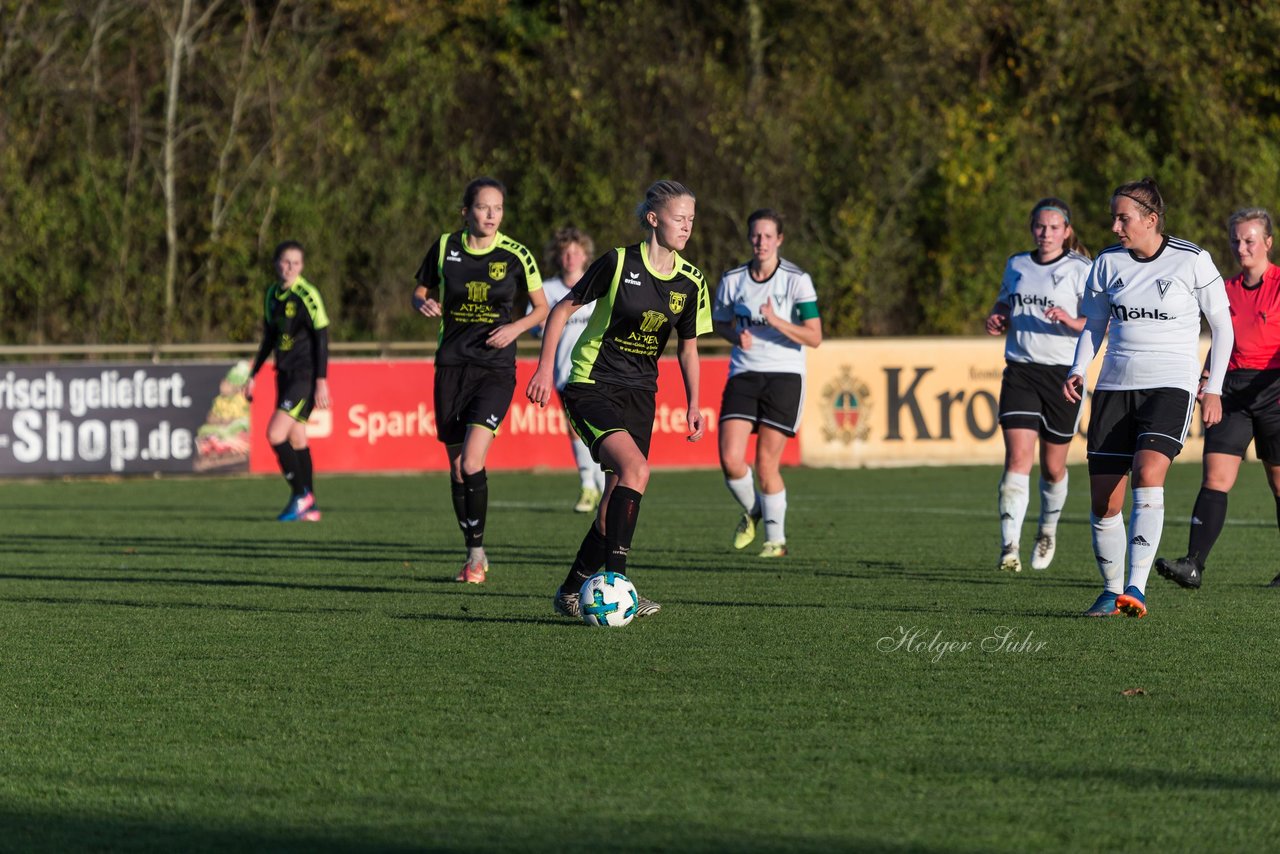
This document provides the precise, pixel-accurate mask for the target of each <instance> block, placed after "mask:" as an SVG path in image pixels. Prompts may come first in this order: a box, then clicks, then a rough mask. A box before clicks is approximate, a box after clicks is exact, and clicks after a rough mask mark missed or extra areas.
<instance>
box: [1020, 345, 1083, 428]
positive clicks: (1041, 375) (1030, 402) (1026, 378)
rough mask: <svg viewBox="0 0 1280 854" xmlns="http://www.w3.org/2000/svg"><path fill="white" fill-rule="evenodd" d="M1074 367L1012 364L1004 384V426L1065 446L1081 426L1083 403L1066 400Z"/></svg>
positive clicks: (1024, 363)
mask: <svg viewBox="0 0 1280 854" xmlns="http://www.w3.org/2000/svg"><path fill="white" fill-rule="evenodd" d="M1070 372H1071V366H1070V365H1037V364H1030V363H1026V362H1009V363H1007V364H1006V365H1005V368H1004V378H1003V379H1002V380H1001V381H1000V426H1001V427H1004V428H1005V429H1006V430H1007V429H1010V428H1014V429H1022V430H1035V431H1037V432H1038V433H1039V434H1040V439H1041V441H1044V442H1048V443H1049V444H1052V445H1065V444H1067V443H1069V442H1070V441H1071V439H1072V438H1073V437H1074V436H1075V435H1076V429H1077V428H1078V427H1079V426H1080V410H1081V408H1082V404H1081V403H1070V402H1068V401H1067V399H1066V398H1065V397H1063V396H1062V386H1063V384H1064V383H1066V381H1067V374H1069V373H1070Z"/></svg>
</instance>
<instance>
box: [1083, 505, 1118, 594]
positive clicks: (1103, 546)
mask: <svg viewBox="0 0 1280 854" xmlns="http://www.w3.org/2000/svg"><path fill="white" fill-rule="evenodd" d="M1089 522H1090V526H1091V527H1092V528H1093V555H1094V557H1095V558H1097V560H1098V572H1100V573H1102V586H1103V587H1104V588H1105V589H1106V590H1107V591H1108V592H1109V593H1116V594H1120V593H1123V592H1124V554H1125V546H1126V543H1125V536H1124V517H1123V516H1121V515H1120V514H1119V513H1117V514H1116V515H1114V516H1108V517H1106V518H1105V519H1099V518H1098V517H1097V516H1094V515H1093V514H1092V513H1090V514H1089Z"/></svg>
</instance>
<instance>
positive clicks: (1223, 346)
mask: <svg viewBox="0 0 1280 854" xmlns="http://www.w3.org/2000/svg"><path fill="white" fill-rule="evenodd" d="M1164 215H1165V205H1164V200H1163V198H1161V195H1160V189H1159V188H1158V187H1157V186H1156V183H1155V181H1153V180H1152V179H1150V178H1144V179H1143V180H1141V181H1135V182H1132V183H1129V184H1122V185H1121V186H1119V187H1117V188H1116V190H1115V192H1114V193H1113V194H1112V196H1111V230H1112V232H1114V233H1115V235H1116V236H1117V237H1119V238H1120V242H1119V244H1117V245H1115V246H1111V247H1109V248H1107V249H1104V250H1103V251H1102V252H1101V253H1099V254H1098V258H1097V260H1095V261H1094V262H1093V268H1092V269H1091V270H1090V271H1089V280H1088V282H1087V283H1086V285H1085V295H1084V304H1083V307H1082V313H1083V315H1084V318H1085V325H1084V329H1083V330H1082V331H1081V333H1080V339H1079V341H1078V343H1077V345H1076V354H1075V361H1074V363H1073V364H1072V366H1071V372H1070V374H1069V376H1068V377H1067V381H1066V383H1065V384H1064V385H1063V389H1062V391H1063V395H1064V396H1065V397H1066V399H1067V400H1068V401H1070V402H1071V403H1077V402H1079V401H1080V399H1081V398H1082V397H1083V395H1084V377H1085V371H1086V369H1087V368H1088V366H1089V363H1090V362H1091V361H1092V360H1093V357H1094V355H1096V354H1097V352H1098V348H1099V347H1100V346H1101V344H1102V338H1103V336H1104V335H1107V355H1106V356H1105V358H1103V360H1102V369H1101V370H1100V371H1099V374H1098V381H1097V383H1096V384H1095V386H1094V395H1093V405H1092V409H1091V411H1090V414H1089V445H1088V447H1089V486H1090V493H1091V495H1090V498H1091V502H1090V503H1091V510H1092V513H1091V517H1090V521H1091V523H1092V528H1093V551H1094V556H1095V557H1096V558H1097V561H1098V571H1099V572H1100V573H1101V574H1102V581H1103V590H1102V593H1101V595H1099V596H1098V598H1097V601H1095V602H1094V603H1093V605H1091V606H1090V607H1089V609H1088V610H1087V611H1085V614H1086V615H1087V616H1090V617H1107V616H1113V615H1117V614H1122V613H1123V614H1126V615H1128V616H1130V617H1144V616H1146V614H1147V603H1146V586H1147V578H1148V576H1149V575H1150V574H1151V564H1152V561H1153V560H1154V559H1155V555H1156V549H1157V548H1158V547H1159V545H1160V535H1161V533H1162V532H1163V530H1164V480H1165V476H1166V475H1167V474H1168V471H1169V465H1170V464H1171V463H1172V462H1173V459H1174V457H1176V456H1177V455H1178V453H1179V452H1180V451H1181V450H1182V445H1183V442H1184V441H1185V440H1186V436H1187V428H1188V427H1189V426H1190V424H1191V416H1192V413H1193V412H1194V411H1195V402H1196V391H1197V388H1198V387H1199V379H1198V378H1199V377H1200V366H1201V361H1200V315H1201V314H1203V315H1204V316H1205V318H1206V320H1208V323H1209V330H1210V332H1211V334H1212V336H1213V347H1212V350H1211V356H1210V359H1209V367H1208V378H1207V379H1206V380H1205V381H1204V383H1203V394H1202V395H1201V397H1200V415H1201V418H1202V419H1203V421H1204V424H1205V426H1206V427H1212V426H1213V425H1214V424H1217V423H1218V422H1219V421H1220V420H1222V398H1221V395H1222V382H1223V378H1224V377H1225V376H1226V373H1227V364H1228V362H1229V360H1230V356H1231V348H1232V331H1231V312H1230V306H1229V305H1228V303H1227V293H1226V290H1225V289H1224V288H1223V284H1222V276H1221V275H1220V274H1219V273H1218V268H1217V267H1215V266H1214V264H1213V259H1212V258H1210V257H1209V253H1208V252H1206V251H1204V250H1203V249H1201V248H1200V247H1199V246H1196V245H1195V244H1193V243H1188V242H1187V241H1185V240H1180V239H1179V238H1177V237H1170V236H1167V235H1165V234H1164ZM1130 472H1132V473H1133V507H1132V511H1131V515H1130V517H1129V530H1128V533H1126V532H1125V524H1124V519H1123V518H1122V517H1121V515H1120V512H1121V510H1123V509H1124V498H1125V491H1126V488H1127V486H1128V481H1129V473H1130ZM1126 557H1127V562H1128V565H1129V583H1128V584H1127V585H1126V584H1125V583H1124V568H1125V563H1126Z"/></svg>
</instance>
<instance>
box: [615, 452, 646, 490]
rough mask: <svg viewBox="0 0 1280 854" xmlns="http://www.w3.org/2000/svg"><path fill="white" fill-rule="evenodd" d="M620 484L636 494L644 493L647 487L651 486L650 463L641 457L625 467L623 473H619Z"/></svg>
mask: <svg viewBox="0 0 1280 854" xmlns="http://www.w3.org/2000/svg"><path fill="white" fill-rule="evenodd" d="M618 483H619V485H621V486H625V487H628V488H630V489H634V490H635V491H636V492H644V490H645V487H647V486H648V485H649V461H648V460H646V459H645V458H644V457H640V458H639V459H638V460H635V461H633V462H631V463H630V464H628V465H625V466H623V467H622V471H620V472H619V473H618Z"/></svg>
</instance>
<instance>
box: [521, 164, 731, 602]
mask: <svg viewBox="0 0 1280 854" xmlns="http://www.w3.org/2000/svg"><path fill="white" fill-rule="evenodd" d="M694 206H695V201H694V196H693V193H692V192H690V191H689V190H688V189H687V188H686V187H684V186H683V185H681V184H678V183H676V182H675V181H658V182H656V183H654V184H653V185H652V186H650V187H649V189H648V191H646V193H645V198H644V201H642V202H641V203H640V206H639V208H638V209H637V211H636V213H637V215H638V216H639V219H640V225H641V227H642V228H644V229H645V230H646V232H647V233H648V234H647V238H646V239H645V240H643V241H642V242H640V243H637V244H634V245H632V246H625V247H621V248H618V249H613V250H611V251H609V252H607V253H605V254H604V255H602V256H601V257H599V258H597V259H596V260H595V262H594V263H592V265H591V266H590V267H588V268H587V272H586V273H584V274H583V276H582V278H581V279H580V280H579V281H578V284H577V285H575V286H574V288H573V290H572V291H570V293H569V296H568V297H566V298H565V299H563V300H561V301H560V302H559V303H558V304H557V305H556V307H555V309H554V310H553V311H552V312H551V315H550V317H548V319H547V324H546V331H545V332H544V334H543V339H542V356H541V358H540V359H539V361H538V369H537V371H536V372H535V373H534V375H533V378H532V379H531V380H530V381H529V385H528V388H527V390H526V393H527V394H528V396H529V400H530V401H532V402H534V403H536V404H538V405H539V406H545V405H546V404H547V402H548V401H550V400H551V396H552V392H553V391H554V390H555V376H554V365H555V354H556V347H557V346H558V345H559V343H560V336H561V335H562V334H563V333H564V328H565V324H566V322H567V321H568V320H569V318H570V317H571V316H572V315H573V314H574V312H576V311H577V310H578V309H579V308H581V307H582V306H584V305H586V304H587V303H592V302H594V303H597V305H596V308H595V310H594V311H593V312H592V314H591V320H590V322H588V323H587V328H586V329H585V330H584V331H583V333H582V336H581V337H580V338H579V339H578V343H577V345H576V346H575V347H574V349H573V370H572V372H571V373H570V376H569V382H568V384H567V385H566V386H565V387H564V389H563V390H562V391H561V399H562V400H563V401H564V405H565V409H566V410H567V412H568V414H569V423H570V424H571V425H572V426H573V429H574V430H575V431H577V433H578V435H579V436H581V437H582V441H583V443H585V444H586V446H587V447H588V448H590V449H591V454H592V456H593V457H594V458H595V459H596V460H598V461H599V462H600V463H601V465H602V466H603V467H604V470H605V472H606V473H607V477H606V479H605V490H604V496H603V498H602V499H601V501H600V507H599V508H598V510H597V514H596V518H595V520H594V521H593V522H592V524H591V527H590V528H589V529H588V530H587V535H586V536H585V537H584V538H583V540H582V544H581V546H579V548H578V554H577V557H575V558H574V561H573V565H572V566H571V567H570V569H569V573H568V575H566V576H565V579H564V581H563V582H562V583H561V585H560V588H559V590H557V591H556V594H555V596H554V597H553V600H552V606H553V607H554V609H555V611H556V613H557V614H562V615H564V616H566V617H581V616H582V607H581V603H580V601H579V595H578V591H579V590H580V589H581V587H582V583H583V582H584V581H586V580H587V579H588V578H590V577H591V576H592V575H594V574H595V573H596V572H598V571H599V570H600V569H601V567H603V568H604V569H605V570H606V571H609V572H620V573H625V572H626V568H627V555H628V553H629V552H630V551H631V540H632V536H633V535H634V534H635V530H636V521H637V519H638V518H639V515H640V500H641V498H643V497H644V491H645V488H646V487H647V486H648V484H649V440H650V438H651V437H652V433H653V416H654V410H655V407H656V400H655V396H656V394H657V391H658V358H659V357H660V356H661V355H662V352H663V350H665V349H666V346H667V341H668V340H669V339H670V338H671V333H672V331H674V332H675V333H676V336H677V337H678V338H679V346H678V349H677V357H678V358H679V360H680V373H681V375H682V376H683V378H684V388H685V395H686V398H687V400H688V404H689V406H688V410H687V411H686V413H685V419H686V420H687V422H688V425H689V441H691V442H696V441H697V440H698V439H701V438H702V431H703V423H702V413H701V411H700V409H699V406H698V391H699V389H698V384H699V379H700V377H699V365H698V336H699V335H705V334H706V333H708V332H710V331H711V299H710V297H709V295H708V294H707V285H706V282H705V281H704V280H703V278H702V273H701V272H699V270H698V268H697V267H694V266H693V265H692V264H690V263H689V262H688V261H686V260H684V258H682V257H680V250H681V249H684V247H685V245H686V244H687V243H688V242H689V237H690V235H691V234H692V233H693V217H694ZM660 607H661V606H660V605H659V604H658V603H657V602H654V601H652V600H650V599H647V598H644V597H640V599H639V602H638V606H637V609H636V616H639V617H647V616H649V615H651V614H656V613H657V612H658V609H659V608H660Z"/></svg>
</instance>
